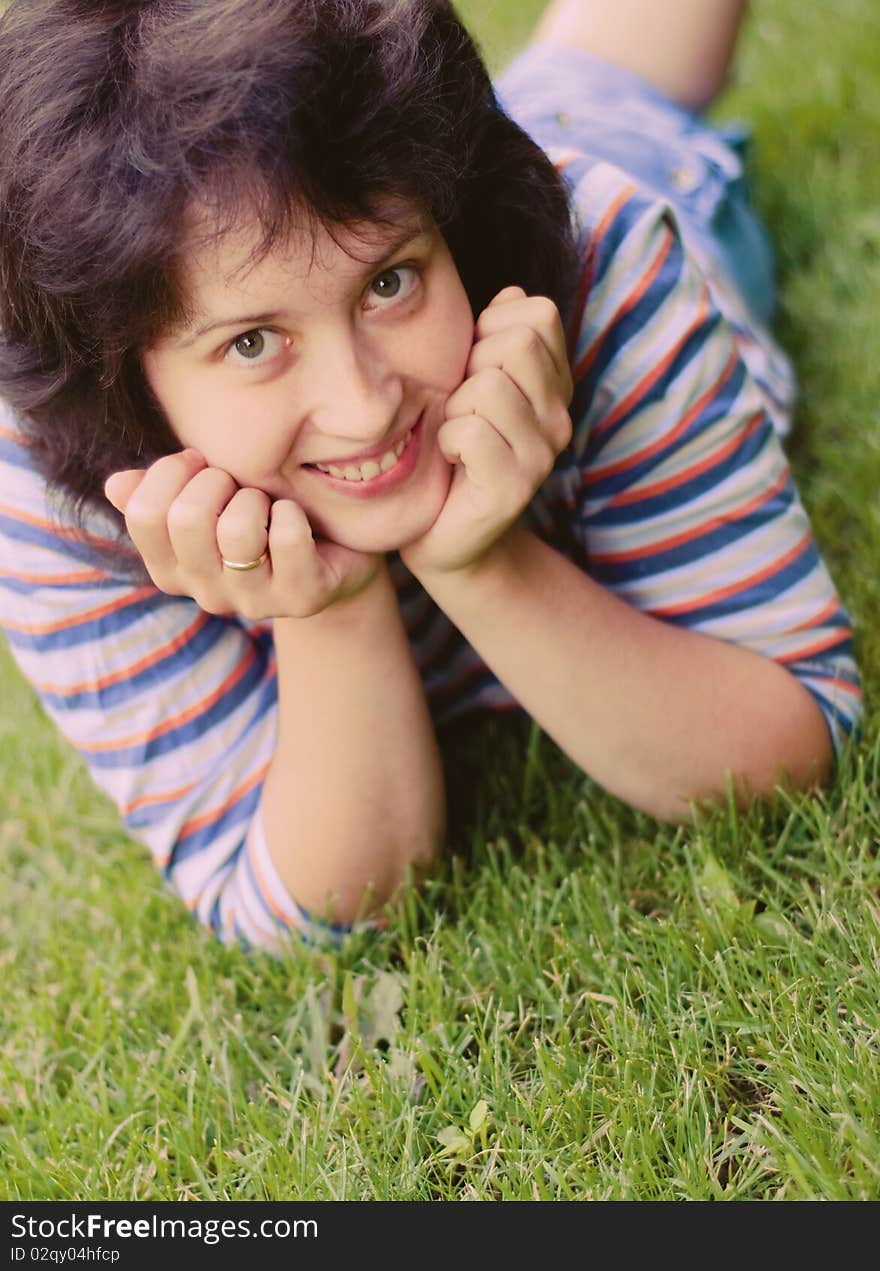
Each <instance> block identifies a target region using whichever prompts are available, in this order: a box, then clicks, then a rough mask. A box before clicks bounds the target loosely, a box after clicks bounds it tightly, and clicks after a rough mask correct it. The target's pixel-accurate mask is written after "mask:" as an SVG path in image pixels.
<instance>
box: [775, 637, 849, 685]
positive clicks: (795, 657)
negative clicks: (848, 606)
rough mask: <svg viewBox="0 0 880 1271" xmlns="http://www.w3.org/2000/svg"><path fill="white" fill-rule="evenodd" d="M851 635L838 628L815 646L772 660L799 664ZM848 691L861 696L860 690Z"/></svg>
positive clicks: (811, 645)
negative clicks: (803, 659) (802, 659)
mask: <svg viewBox="0 0 880 1271" xmlns="http://www.w3.org/2000/svg"><path fill="white" fill-rule="evenodd" d="M851 635H852V631H851V630H850V629H849V627H839V628H838V630H837V631H835V632H834V633H833V634H832V635H829V636H825V637H824V639H822V640H817V641H816V643H815V644H810V645H808V646H807V648H805V649H798V651H797V653H784V654H782V655H781V656H780V657H778V658H775V659H774V660H775V661H776V662H799V661H800V660H801V658H811V657H812V656H813V654H814V653H824V652H825V650H826V649H830V648H832V646H833V645H835V644H839V643H840V642H841V639H842V638H843V637H845V636H847V637H848V636H851ZM841 683H842V681H841ZM849 691H850V692H852V693H856V694H857V695H858V696H859V697H860V696H861V690H859V689H856V688H852V687H850V690H849Z"/></svg>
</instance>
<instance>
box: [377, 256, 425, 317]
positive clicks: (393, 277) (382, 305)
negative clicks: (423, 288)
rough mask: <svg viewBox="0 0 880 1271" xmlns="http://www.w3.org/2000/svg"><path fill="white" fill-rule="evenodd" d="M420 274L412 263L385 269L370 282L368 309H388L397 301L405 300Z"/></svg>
mask: <svg viewBox="0 0 880 1271" xmlns="http://www.w3.org/2000/svg"><path fill="white" fill-rule="evenodd" d="M417 281H418V274H417V272H416V270H415V269H413V268H412V266H411V265H394V266H393V267H392V268H391V269H383V270H382V272H381V274H377V275H376V277H375V278H374V279H373V281H372V282H371V283H370V289H369V292H368V294H367V304H366V308H367V309H387V308H388V307H389V306H390V305H392V304H394V303H395V302H396V301H401V300H405V299H406V297H407V296H408V295H409V294H410V292H411V291H412V290H413V288H414V287H415V285H416V283H417Z"/></svg>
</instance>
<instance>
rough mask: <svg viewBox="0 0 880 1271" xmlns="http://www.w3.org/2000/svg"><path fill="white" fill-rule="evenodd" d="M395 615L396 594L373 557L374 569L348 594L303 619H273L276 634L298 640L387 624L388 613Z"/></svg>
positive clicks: (382, 560)
mask: <svg viewBox="0 0 880 1271" xmlns="http://www.w3.org/2000/svg"><path fill="white" fill-rule="evenodd" d="M391 613H393V614H398V613H399V609H398V605H397V594H396V592H395V589H394V584H393V583H392V581H391V576H390V574H389V572H388V565H387V561H386V559H385V557H384V556H380V557H377V563H376V568H375V570H374V571H373V572H372V573H371V574H370V575H369V577H368V578H367V580H366V581H365V582H364V583H363V584H362V585H361V586H360V587H359V588H358V589H357V591H354V592H352V593H350V594H347V595H346V594H343V595H341V596H339V597H338V598H337V599H335V600H333V601H332V602H331V603H330V604H328V605H326V606H325V607H324V608H323V609H320V610H319V611H318V612H317V613H312V614H308V615H306V616H303V617H294V616H279V617H276V618H275V619H274V628H275V631H276V634H277V633H279V632H284V631H290V632H296V633H298V634H299V635H300V636H301V637H302V638H307V637H311V636H315V637H318V636H323V635H325V634H329V633H330V632H333V631H336V630H344V629H346V628H348V627H363V626H365V625H367V626H369V625H375V624H376V622H377V621H378V622H383V621H384V622H387V620H388V615H389V614H391Z"/></svg>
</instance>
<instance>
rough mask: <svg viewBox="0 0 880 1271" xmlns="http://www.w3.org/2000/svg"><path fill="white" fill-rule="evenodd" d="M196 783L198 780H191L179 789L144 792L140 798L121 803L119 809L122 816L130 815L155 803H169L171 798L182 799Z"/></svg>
mask: <svg viewBox="0 0 880 1271" xmlns="http://www.w3.org/2000/svg"><path fill="white" fill-rule="evenodd" d="M198 784H199V783H198V781H191V782H190V783H189V785H186V786H181V787H180V789H179V790H165V791H164V792H163V793H162V794H145V795H144V797H143V798H142V799H134V800H133V801H132V802H131V803H125V804H123V805H122V806H121V808H120V811H121V813H122V815H123V816H130V815H131V813H132V812H137V811H139V810H140V809H141V808H148V807H150V806H151V805H152V804H155V803H169V802H170V801H171V800H172V799H182V798H183V796H184V795H185V794H189V792H190V790H194V789H195V788H196V786H197V785H198Z"/></svg>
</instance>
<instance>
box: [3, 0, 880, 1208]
mask: <svg viewBox="0 0 880 1271" xmlns="http://www.w3.org/2000/svg"><path fill="white" fill-rule="evenodd" d="M540 7H541V5H540V3H532V4H530V5H526V4H521V3H519V4H514V3H513V0H510V2H509V3H508V2H505V3H501V2H496V3H494V4H489V5H486V4H477V3H476V0H471V2H470V3H468V4H463V5H462V6H461V8H462V11H463V12H464V13H466V14H468V15H470V16H471V17H473V20H474V25H475V28H476V29H477V31H478V32H479V33H480V35H481V36H482V38H483V39H484V41H485V46H486V48H487V50H488V52H489V55H490V57H491V58H492V60H493V62H494V63H495V64H497V63H498V62H499V61H500V60H501V59H502V58H503V57H504V56H505V55H506V54H507V53H508V52H509V51H510V50H511V49H512V48H513V47H514V46H515V45H516V43H517V42H518V41H519V40H520V39H521V38H522V37H523V35H524V34H525V32H526V30H527V29H528V25H529V22H530V20H531V18H532V17H533V16H534V14H535V13H536V12H537V11H538V10H539V9H540ZM514 13H515V14H516V25H513V24H512V18H511V15H512V14H514ZM878 34H880V18H878V15H877V13H876V10H875V7H874V5H873V3H872V0H835V3H834V4H833V5H832V4H831V3H830V0H821V3H820V2H819V0H817V3H816V4H814V5H810V6H804V5H801V4H799V3H797V0H766V2H765V3H763V4H761V5H760V6H756V7H755V12H754V17H753V18H752V20H751V22H750V25H749V26H748V28H747V31H746V34H745V38H744V42H743V46H742V53H741V57H740V60H739V79H738V83H737V84H736V86H735V87H734V88H733V89H732V90H731V92H730V93H729V94H728V97H727V100H726V102H725V103H724V111H723V113H728V114H729V113H731V112H733V113H736V114H739V115H742V116H745V117H746V118H748V119H749V120H750V121H751V122H752V123H753V125H754V129H755V134H756V153H755V167H756V180H757V189H758V201H759V203H760V205H761V207H762V209H763V211H764V212H765V214H766V216H767V217H768V219H769V221H770V223H771V225H772V229H773V234H774V238H775V241H776V243H777V246H778V250H779V256H780V266H781V282H782V309H781V314H780V333H781V336H782V339H783V341H784V342H785V344H786V345H787V347H788V348H790V349H791V350H792V351H793V353H794V356H795V358H796V361H797V365H798V371H799V375H800V380H801V384H802V402H801V407H800V412H799V417H798V422H797V428H796V437H795V441H794V443H793V446H792V458H793V463H794V466H795V470H796V473H797V476H798V479H799V482H800V485H801V490H802V493H803V495H804V499H805V502H806V503H807V505H808V507H809V510H810V512H811V514H812V516H813V519H814V523H815V526H816V529H817V532H818V535H819V537H820V540H821V541H822V543H823V546H824V548H825V550H826V553H827V556H828V559H829V561H830V563H831V564H832V567H833V571H834V573H835V576H836V578H837V581H838V583H839V586H840V588H841V590H842V593H843V595H844V597H845V600H846V602H847V604H848V606H849V608H850V610H851V612H852V614H853V616H854V618H855V620H856V623H857V630H858V648H859V652H860V655H861V661H862V665H863V668H864V672H865V680H866V687H867V691H868V703H869V709H868V713H867V717H866V724H865V729H864V734H863V737H862V739H861V742H860V744H859V745H858V747H856V748H854V749H853V750H852V752H851V753H850V754H849V755H847V756H846V758H845V761H844V763H843V765H842V767H841V770H840V772H839V774H838V777H837V780H836V782H835V785H834V787H833V788H832V789H831V790H830V791H828V792H827V793H826V794H824V795H821V796H816V797H809V798H807V797H802V798H796V799H787V798H782V797H780V800H779V801H778V803H777V804H776V805H775V806H773V807H768V806H759V807H755V808H753V809H752V810H750V811H749V812H747V813H745V814H740V815H735V814H734V813H733V812H732V811H730V810H729V809H724V808H722V809H719V810H717V811H715V812H713V813H712V814H711V815H710V816H709V817H708V818H707V819H706V821H705V822H704V823H703V824H701V825H700V826H699V827H698V828H697V827H688V828H679V829H675V828H669V827H663V826H658V825H657V824H655V823H654V822H652V821H651V820H649V819H648V818H645V817H641V816H639V815H637V814H635V813H633V812H631V811H629V810H627V809H626V808H624V807H623V806H622V805H620V804H618V803H616V802H615V801H614V800H613V799H611V798H609V797H607V796H605V795H603V794H602V793H601V792H599V791H598V790H596V789H595V788H594V787H593V786H591V784H590V783H589V781H587V780H586V779H584V778H583V777H582V776H580V775H579V774H578V773H577V772H576V771H575V770H574V769H573V768H572V767H571V765H570V764H568V763H567V761H566V760H565V759H564V758H563V757H562V756H561V755H560V754H559V753H558V752H557V751H556V750H555V748H554V747H553V746H552V744H551V743H550V742H548V741H547V740H546V739H545V738H543V737H542V736H541V735H540V734H538V733H537V732H535V731H533V730H530V729H529V728H528V727H527V726H525V725H521V724H519V723H515V722H511V721H504V720H499V721H493V722H491V723H489V724H487V725H486V726H485V727H482V728H480V729H479V730H476V731H475V732H473V733H472V734H471V735H469V736H467V737H464V736H459V737H457V738H455V739H454V750H455V757H454V760H453V772H454V773H455V774H457V775H458V778H459V781H458V784H457V787H456V788H457V790H459V792H460V794H461V798H460V799H459V802H458V809H457V816H456V821H455V827H456V828H455V833H454V836H453V837H454V843H453V847H454V849H455V851H454V854H453V856H452V859H451V860H450V863H449V865H448V867H447V868H446V869H445V871H444V872H443V873H442V874H441V875H440V876H439V877H438V878H437V879H436V880H435V881H433V882H432V883H430V884H429V886H428V887H427V889H426V891H425V892H424V894H423V895H421V896H417V895H415V894H413V895H410V896H409V897H407V899H406V900H405V902H404V903H403V904H402V906H401V909H400V912H399V915H398V916H397V918H396V920H395V922H393V923H392V925H391V926H390V928H389V929H388V930H387V931H385V932H383V933H381V934H379V935H376V936H371V937H365V936H359V937H356V938H354V939H353V940H352V941H351V943H350V944H349V945H348V946H347V947H346V948H345V949H344V950H342V951H341V952H338V953H325V952H317V951H315V952H308V953H306V954H304V955H302V956H297V957H294V956H290V957H289V958H286V959H282V960H280V961H275V960H273V959H270V958H268V957H266V956H264V955H259V954H258V955H252V956H246V955H244V954H242V953H240V952H238V951H236V950H229V949H224V948H222V947H221V946H219V945H218V944H216V943H215V942H214V941H213V940H212V938H211V937H210V936H209V935H208V934H206V933H205V932H203V931H201V930H199V929H197V928H196V927H195V926H193V925H192V924H191V923H190V920H189V919H188V918H187V917H186V916H185V915H184V914H183V913H182V911H181V909H180V907H179V906H178V904H177V902H176V901H174V900H173V898H171V897H169V896H167V895H166V894H165V893H164V892H163V890H162V887H161V884H160V883H159V881H158V879H157V877H156V876H155V874H154V872H153V869H152V866H151V865H149V864H148V863H147V861H146V859H145V857H144V855H143V854H142V853H141V852H140V850H139V849H138V848H137V847H135V846H133V845H132V844H131V843H130V842H129V841H128V840H127V839H126V838H125V836H124V835H123V834H122V833H121V831H120V829H119V824H118V822H117V820H116V817H115V814H114V812H113V810H112V809H111V808H110V806H109V805H108V804H107V803H106V802H105V801H104V800H103V799H101V798H99V797H98V796H96V795H95V793H94V791H93V789H92V787H91V785H90V783H89V781H88V778H87V776H86V775H85V772H84V769H83V768H82V766H81V765H80V763H79V761H78V760H77V759H76V757H75V756H74V755H73V754H72V753H71V752H70V751H69V750H68V749H67V748H66V747H65V746H64V745H62V744H61V743H59V742H58V741H57V740H56V738H55V736H54V734H53V731H52V729H51V727H50V726H49V725H48V724H47V722H46V721H45V719H44V718H43V716H42V713H41V711H40V709H39V707H38V705H37V704H36V702H35V700H34V697H33V695H32V693H31V691H30V690H29V689H28V688H27V687H26V686H25V685H24V684H23V682H22V681H21V679H20V678H19V677H18V675H17V673H16V672H15V670H14V669H13V667H12V664H11V662H10V661H9V659H8V657H7V655H6V653H5V651H3V653H2V655H0V674H2V679H3V684H4V697H3V703H2V707H0V789H2V791H3V795H2V806H0V860H2V866H0V868H2V879H3V882H2V892H0V968H2V977H3V986H4V992H3V994H2V999H0V1155H2V1157H3V1160H4V1168H3V1171H2V1177H0V1198H2V1199H17V1200H23V1199H70V1198H88V1199H115V1200H123V1199H149V1200H158V1199H227V1198H228V1199H282V1198H284V1199H288V1198H297V1199H329V1198H345V1199H367V1198H381V1199H400V1200H403V1199H436V1198H440V1199H490V1198H496V1197H501V1198H525V1199H532V1198H542V1199H565V1198H599V1197H609V1198H611V1197H616V1198H630V1199H633V1198H635V1199H648V1198H662V1199H676V1198H695V1199H696V1198H700V1199H708V1198H719V1199H721V1198H725V1199H746V1198H748V1199H769V1198H787V1199H794V1198H825V1199H877V1198H878V1197H880V1087H878V1079H877V1066H878V1044H880V1010H878V1002H880V974H878V967H880V957H878V943H880V859H878V850H877V849H878V842H880V771H878V770H880V728H878V711H877V705H876V702H877V699H878V693H877V688H878V679H880V648H878V639H880V636H878V631H880V621H878V619H880V571H878V568H877V563H878V559H880V550H878V548H880V499H878V490H880V408H878V401H880V375H878V371H877V360H876V353H875V343H876V334H875V332H876V305H877V297H878V296H880V214H878V211H877V209H878V208H880V165H878V164H877V163H876V161H875V162H873V163H872V162H871V159H872V156H873V157H874V159H875V160H876V149H875V148H876V136H877V127H878V124H880V41H878V39H877V36H878ZM475 769H479V770H480V771H481V774H482V775H481V777H480V779H479V782H478V784H476V785H466V783H465V775H466V774H468V773H472V772H473V771H474V770H475Z"/></svg>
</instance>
